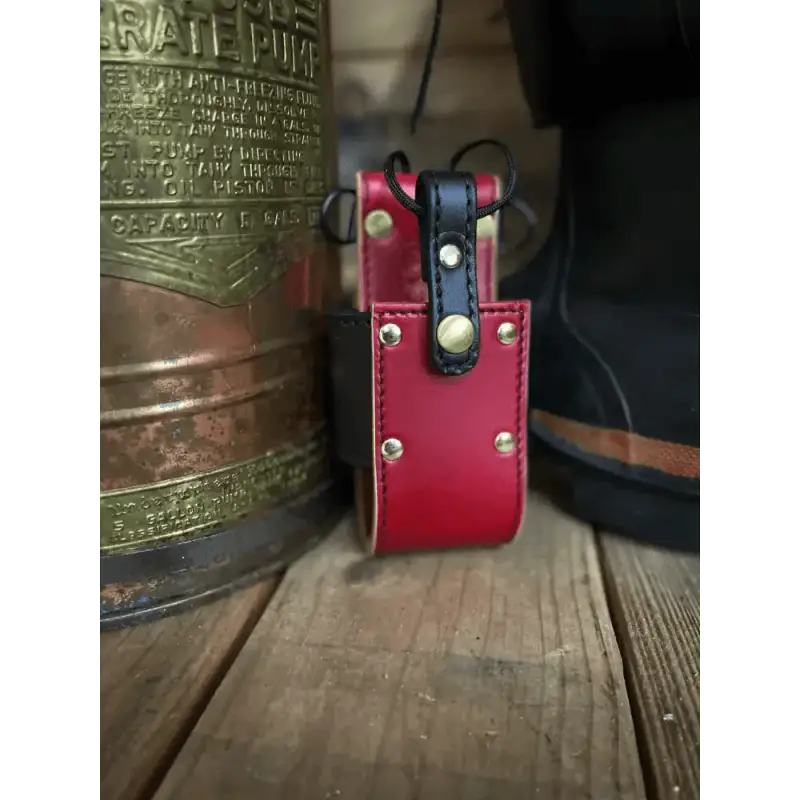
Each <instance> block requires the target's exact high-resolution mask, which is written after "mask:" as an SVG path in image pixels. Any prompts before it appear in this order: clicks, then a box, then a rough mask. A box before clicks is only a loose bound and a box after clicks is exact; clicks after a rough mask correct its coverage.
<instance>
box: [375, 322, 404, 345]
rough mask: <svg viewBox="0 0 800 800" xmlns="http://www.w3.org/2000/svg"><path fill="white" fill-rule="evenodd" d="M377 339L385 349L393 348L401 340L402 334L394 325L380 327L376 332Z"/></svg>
mask: <svg viewBox="0 0 800 800" xmlns="http://www.w3.org/2000/svg"><path fill="white" fill-rule="evenodd" d="M378 337H379V338H380V340H381V342H383V344H385V345H386V346H387V347H394V346H395V345H396V344H399V343H400V340H401V339H402V338H403V332H402V331H401V330H400V328H398V327H397V325H395V324H394V323H392V322H390V323H389V324H388V325H382V326H381V329H380V330H379V331H378Z"/></svg>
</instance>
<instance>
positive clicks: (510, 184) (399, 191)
mask: <svg viewBox="0 0 800 800" xmlns="http://www.w3.org/2000/svg"><path fill="white" fill-rule="evenodd" d="M486 144H490V145H494V146H495V147H498V148H499V149H500V150H502V151H503V155H504V156H505V157H506V163H507V164H508V179H507V181H506V190H505V193H504V194H503V196H502V197H501V198H500V199H499V200H495V201H494V202H493V203H488V204H487V205H485V206H480V207H479V208H478V219H481V218H483V217H488V216H489V215H490V214H494V212H495V211H497V210H498V209H500V208H502V207H503V206H504V205H505V204H506V203H507V202H508V201H509V200H510V199H511V195H512V194H513V193H514V187H515V185H516V182H517V167H516V165H515V164H514V156H512V155H511V151H510V150H509V149H508V147H506V145H504V144H503V143H502V142H498V141H497V139H478V140H477V141H476V142H470V143H469V144H468V145H465V146H464V147H462V148H461V149H460V150H459V151H458V152H457V153H456V154H455V155H454V156H453V157H452V158H451V159H450V169H451V170H455V167H456V165H457V164H458V162H459V161H461V159H462V158H463V157H464V156H465V155H466V154H467V153H468V152H469V151H470V150H473V149H474V148H476V147H480V146H481V145H486ZM401 155H402V156H403V157H405V154H404V153H403V152H402V150H395V152H394V153H390V154H389V157H388V158H387V159H386V163H385V164H384V166H383V174H384V175H385V176H386V184H387V185H388V187H389V191H390V192H391V193H392V194H393V195H394V196H395V199H396V200H397V202H398V203H400V205H401V206H403V208H407V209H408V210H409V211H411V212H412V213H414V214H416V215H417V216H419V215H420V214H421V213H422V209H421V208H420V206H419V203H417V202H416V200H414V199H413V198H411V197H409V196H408V195H407V194H406V193H405V192H404V191H403V187H402V186H400V183H399V182H398V180H397V175H396V174H395V169H394V164H395V161H396V160H399V157H400V156H401Z"/></svg>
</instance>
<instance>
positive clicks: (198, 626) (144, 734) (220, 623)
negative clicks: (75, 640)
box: [100, 576, 280, 800]
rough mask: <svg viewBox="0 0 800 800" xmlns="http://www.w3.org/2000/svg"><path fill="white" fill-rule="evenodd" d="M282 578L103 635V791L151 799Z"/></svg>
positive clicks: (107, 797) (124, 799) (109, 799)
mask: <svg viewBox="0 0 800 800" xmlns="http://www.w3.org/2000/svg"><path fill="white" fill-rule="evenodd" d="M279 581H280V577H279V576H271V577H269V578H267V579H265V580H264V581H262V582H260V583H258V584H256V585H254V586H251V587H249V588H247V589H242V590H240V591H238V592H236V593H234V594H232V595H230V596H228V597H224V598H221V599H219V600H216V601H214V602H213V603H210V604H208V605H204V606H201V607H199V608H197V609H195V610H193V611H190V612H186V613H183V614H180V615H178V616H175V617H169V618H167V619H163V620H159V621H156V622H152V623H147V624H144V625H141V626H137V627H132V628H126V629H123V630H119V631H112V632H109V633H103V634H101V636H100V686H101V688H100V695H101V701H100V792H101V796H102V798H103V800H148V799H149V798H150V797H152V795H153V793H154V792H155V790H156V788H157V787H158V785H159V783H160V782H161V780H162V778H163V777H164V774H165V773H166V771H167V770H168V769H169V766H170V764H171V763H172V761H173V759H174V758H175V755H176V754H177V752H178V750H179V749H180V747H181V746H182V745H183V743H184V742H185V741H186V738H187V737H188V736H189V734H190V733H191V731H192V728H193V727H194V725H195V723H196V722H197V720H198V718H199V717H200V715H201V714H202V712H203V709H204V708H205V707H206V705H207V704H208V702H209V700H210V699H211V697H212V696H213V694H214V692H215V690H216V688H217V686H218V685H219V683H220V681H221V680H222V679H223V677H224V675H225V673H226V672H227V671H228V669H229V668H230V666H231V664H232V663H233V662H234V660H235V659H236V656H237V655H238V653H239V651H240V650H241V648H242V646H243V645H244V643H245V641H246V640H247V637H248V636H249V635H250V633H251V632H252V630H253V627H254V626H255V624H256V622H257V621H258V619H259V617H260V616H261V614H262V613H263V611H264V609H265V608H266V606H267V603H268V602H269V599H270V597H271V596H272V595H273V593H274V591H275V589H276V588H277V585H278V583H279Z"/></svg>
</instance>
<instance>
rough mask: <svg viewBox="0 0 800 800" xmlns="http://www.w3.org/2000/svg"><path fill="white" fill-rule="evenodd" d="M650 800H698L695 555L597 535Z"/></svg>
mask: <svg viewBox="0 0 800 800" xmlns="http://www.w3.org/2000/svg"><path fill="white" fill-rule="evenodd" d="M601 551H602V562H603V568H604V573H605V578H606V586H607V589H608V597H609V605H610V607H611V610H612V614H613V617H614V623H615V627H616V630H617V634H618V637H619V641H620V647H621V649H622V654H623V657H624V660H625V668H626V676H627V681H628V690H629V692H630V697H631V704H632V706H633V712H634V717H635V720H636V723H637V733H638V740H639V749H640V752H641V756H642V765H643V769H644V772H645V780H646V782H647V785H648V797H649V798H650V800H667V798H669V800H676V798H679V799H680V800H694V799H695V798H699V797H700V557H699V556H692V555H685V554H678V553H670V552H666V551H663V550H658V549H656V548H653V547H647V546H645V545H641V544H637V543H634V542H631V541H628V540H625V539H622V538H619V537H616V536H611V535H608V534H604V535H603V536H602V537H601Z"/></svg>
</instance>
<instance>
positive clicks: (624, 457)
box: [531, 409, 700, 478]
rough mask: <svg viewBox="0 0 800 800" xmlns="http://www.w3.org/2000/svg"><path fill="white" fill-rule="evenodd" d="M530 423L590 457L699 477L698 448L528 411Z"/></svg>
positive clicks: (686, 476)
mask: <svg viewBox="0 0 800 800" xmlns="http://www.w3.org/2000/svg"><path fill="white" fill-rule="evenodd" d="M531 419H532V420H534V421H536V422H538V423H540V424H542V425H544V426H545V427H546V428H547V429H548V430H549V431H550V432H551V433H552V434H553V435H554V436H558V437H559V438H560V439H565V440H566V441H568V442H570V443H571V444H574V445H575V446H576V447H580V448H581V449H582V450H585V451H587V452H589V453H594V454H595V455H598V456H602V457H604V458H612V459H614V460H615V461H621V462H622V463H624V464H630V465H631V466H641V467H651V468H652V469H657V470H660V471H661V472H665V473H667V474H668V475H675V476H677V477H679V478H699V477H700V448H699V447H692V446H691V445H688V444H676V443H675V442H664V441H661V440H660V439H649V438H647V437H646V436H640V435H639V434H638V433H628V432H627V431H621V430H615V429H612V428H598V427H597V426H595V425H587V424H586V423H584V422H576V421H575V420H572V419H567V418H566V417H559V416H557V415H556V414H550V413H549V412H547V411H540V410H539V409H533V411H531Z"/></svg>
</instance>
